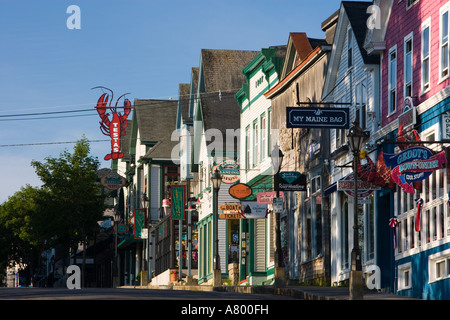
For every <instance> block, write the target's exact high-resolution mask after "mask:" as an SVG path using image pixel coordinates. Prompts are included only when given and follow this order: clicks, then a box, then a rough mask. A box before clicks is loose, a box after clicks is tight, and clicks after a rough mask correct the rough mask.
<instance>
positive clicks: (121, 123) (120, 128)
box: [92, 87, 133, 160]
mask: <svg viewBox="0 0 450 320" xmlns="http://www.w3.org/2000/svg"><path fill="white" fill-rule="evenodd" d="M97 88H102V89H105V90H108V91H109V92H111V101H110V102H109V106H108V105H107V104H108V100H109V94H107V93H103V94H102V95H101V96H100V98H99V99H98V101H97V106H96V107H95V108H96V109H97V112H98V115H99V116H100V119H102V121H101V122H100V130H101V131H102V133H103V134H104V135H106V136H110V137H111V153H110V154H107V155H106V156H105V160H111V159H119V158H122V157H123V152H120V138H121V137H122V136H124V135H125V128H126V127H127V121H126V120H127V117H128V115H129V114H130V112H131V109H133V107H132V106H131V102H130V100H128V99H124V102H123V107H118V106H117V104H118V103H119V100H120V99H121V98H122V97H124V96H126V95H127V94H128V93H125V94H123V95H121V96H120V97H119V98H117V101H116V105H115V106H114V107H112V106H111V102H112V100H113V97H114V94H113V92H112V90H110V89H108V88H105V87H95V88H92V89H97ZM119 108H123V109H124V111H123V114H122V113H120V112H117V109H119ZM106 109H111V113H112V119H110V114H109V113H107V112H106Z"/></svg>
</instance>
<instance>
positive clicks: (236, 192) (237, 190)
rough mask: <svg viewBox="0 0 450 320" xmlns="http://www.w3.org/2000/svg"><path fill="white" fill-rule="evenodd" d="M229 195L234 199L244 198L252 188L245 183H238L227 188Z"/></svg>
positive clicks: (249, 194) (249, 193)
mask: <svg viewBox="0 0 450 320" xmlns="http://www.w3.org/2000/svg"><path fill="white" fill-rule="evenodd" d="M228 193H229V194H230V196H232V197H233V198H236V199H245V198H247V197H248V196H251V194H252V188H251V187H250V186H249V185H246V184H245V183H238V184H235V185H233V186H231V187H230V189H228Z"/></svg>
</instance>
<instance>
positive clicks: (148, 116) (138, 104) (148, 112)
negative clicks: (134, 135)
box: [134, 99, 178, 142]
mask: <svg viewBox="0 0 450 320" xmlns="http://www.w3.org/2000/svg"><path fill="white" fill-rule="evenodd" d="M177 104H178V101H177V100H154V99H135V101H134V108H135V109H134V110H135V112H136V119H137V125H138V130H139V134H140V138H141V141H142V142H151V141H153V142H157V141H162V140H170V136H171V134H172V131H173V130H175V124H176V115H177ZM167 138H168V139H167Z"/></svg>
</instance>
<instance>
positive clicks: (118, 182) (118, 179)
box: [100, 172, 127, 190]
mask: <svg viewBox="0 0 450 320" xmlns="http://www.w3.org/2000/svg"><path fill="white" fill-rule="evenodd" d="M126 182H127V179H125V178H124V177H122V176H121V175H120V174H117V173H115V172H112V173H110V174H108V175H106V176H104V177H102V178H101V179H100V183H101V184H102V185H103V186H104V187H106V188H108V189H109V190H117V189H119V188H120V187H123V186H124V185H125V184H126Z"/></svg>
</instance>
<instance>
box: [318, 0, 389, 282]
mask: <svg viewBox="0 0 450 320" xmlns="http://www.w3.org/2000/svg"><path fill="white" fill-rule="evenodd" d="M369 5H371V3H369V2H345V1H344V2H342V4H341V7H340V10H339V18H338V23H337V27H336V33H335V37H334V41H333V50H332V53H331V57H330V62H329V67H328V72H327V78H326V81H325V84H324V90H323V96H322V98H323V100H324V101H329V102H331V103H332V102H338V103H346V104H347V105H336V107H348V108H349V110H350V123H353V122H354V121H358V122H359V125H360V127H361V128H362V129H363V130H364V131H367V132H368V134H369V135H370V137H373V136H374V134H375V133H376V132H377V131H378V130H379V128H380V124H379V123H378V120H379V115H380V102H379V99H378V98H377V97H378V95H379V92H380V91H379V90H380V89H379V83H380V80H379V73H380V71H379V70H380V68H379V57H378V56H376V55H375V56H369V55H368V54H367V52H366V50H365V49H363V43H364V40H365V34H366V30H367V27H366V19H363V17H368V15H367V14H366V12H367V8H368V7H369ZM347 133H348V130H342V129H333V130H330V166H329V168H330V186H329V188H328V189H327V191H326V194H329V196H330V210H331V244H330V245H331V283H332V284H333V285H338V284H341V283H346V282H347V281H348V279H349V272H350V267H351V251H352V249H353V247H354V244H353V232H354V230H355V229H353V224H354V223H353V221H354V214H355V212H354V209H353V205H352V204H353V194H350V193H349V192H345V191H344V190H342V189H340V188H338V184H339V181H340V180H345V179H350V180H353V179H354V178H353V168H352V162H353V155H352V153H351V151H350V150H349V147H348V144H347ZM372 145H373V142H372V140H371V138H367V139H366V141H365V147H364V150H365V151H367V157H369V158H370V160H372V162H374V163H376V161H377V153H376V150H374V147H373V146H372ZM370 160H369V161H370ZM365 161H367V159H366V160H362V159H361V164H363V162H365ZM353 181H354V180H353ZM358 199H359V204H360V205H359V210H358V211H359V212H358V213H357V214H358V221H359V223H358V225H359V227H360V228H359V235H358V239H359V246H360V248H361V252H362V266H363V272H367V271H368V270H369V269H370V267H371V266H373V265H377V261H378V259H379V258H380V256H382V254H381V253H379V252H378V251H377V249H382V248H381V247H379V243H378V238H379V236H378V235H377V231H378V229H377V228H378V226H379V224H378V221H383V219H385V220H386V221H388V220H389V218H388V215H387V214H386V213H385V211H380V210H378V207H377V204H378V200H377V194H376V192H373V190H372V191H371V192H367V194H363V193H361V196H359V198H358ZM383 214H384V215H386V217H384V218H383V217H380V215H383ZM380 252H383V251H380Z"/></svg>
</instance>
